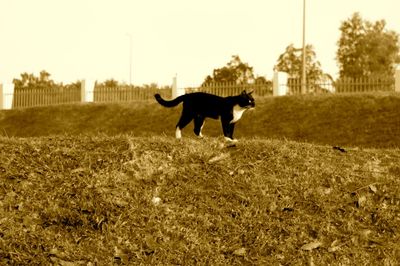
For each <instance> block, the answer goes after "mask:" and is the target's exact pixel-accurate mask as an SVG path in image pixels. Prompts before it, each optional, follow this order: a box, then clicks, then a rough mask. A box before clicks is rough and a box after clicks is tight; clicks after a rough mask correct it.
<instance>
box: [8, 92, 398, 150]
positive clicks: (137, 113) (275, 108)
mask: <svg viewBox="0 0 400 266" xmlns="http://www.w3.org/2000/svg"><path fill="white" fill-rule="evenodd" d="M180 108H181V107H176V108H172V109H167V108H164V107H161V106H159V105H158V104H157V103H155V101H149V102H139V103H130V104H83V105H82V104H76V105H62V106H50V107H37V108H27V109H19V110H11V111H2V112H0V134H1V135H4V136H10V137H11V136H17V137H32V136H51V135H58V134H68V135H78V134H97V133H104V134H107V135H110V136H114V135H118V134H123V133H127V134H132V135H135V136H149V135H168V136H174V134H175V125H176V123H177V120H178V118H179V115H180ZM192 129H193V125H189V126H188V127H187V128H185V130H184V132H183V134H184V136H192V135H193V132H192ZM204 133H205V134H206V135H209V136H220V135H221V134H222V133H221V126H220V124H219V122H218V121H215V120H211V119H208V120H206V126H205V128H204ZM235 136H236V137H237V138H251V137H260V138H274V139H289V140H295V141H302V142H312V143H317V144H329V145H332V146H333V145H339V146H353V147H354V146H358V147H377V148H390V147H400V95H399V94H342V95H319V96H285V97H271V98H264V99H257V100H256V108H255V109H254V110H252V111H250V112H247V113H245V115H244V116H243V118H242V119H241V120H240V121H239V123H238V125H237V127H236V132H235Z"/></svg>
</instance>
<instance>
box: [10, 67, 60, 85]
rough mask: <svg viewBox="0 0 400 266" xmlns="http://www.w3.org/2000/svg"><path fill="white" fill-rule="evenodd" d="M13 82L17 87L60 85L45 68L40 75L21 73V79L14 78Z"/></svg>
mask: <svg viewBox="0 0 400 266" xmlns="http://www.w3.org/2000/svg"><path fill="white" fill-rule="evenodd" d="M13 83H14V86H15V88H16V89H21V88H53V87H57V86H59V85H58V84H56V83H55V82H54V81H53V80H52V79H50V74H49V73H48V72H47V71H45V70H42V71H41V72H40V74H39V77H36V76H35V75H33V74H28V73H26V72H24V73H22V74H21V79H14V80H13Z"/></svg>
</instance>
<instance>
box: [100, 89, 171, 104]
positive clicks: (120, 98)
mask: <svg viewBox="0 0 400 266" xmlns="http://www.w3.org/2000/svg"><path fill="white" fill-rule="evenodd" d="M156 93H159V94H161V96H162V97H164V98H171V90H170V89H157V88H138V87H114V88H107V87H96V88H95V90H94V93H93V95H94V101H95V102H131V101H143V100H153V99H154V94H156Z"/></svg>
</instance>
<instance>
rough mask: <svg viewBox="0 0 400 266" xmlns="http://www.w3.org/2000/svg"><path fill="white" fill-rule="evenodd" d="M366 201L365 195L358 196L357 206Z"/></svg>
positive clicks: (362, 204)
mask: <svg viewBox="0 0 400 266" xmlns="http://www.w3.org/2000/svg"><path fill="white" fill-rule="evenodd" d="M366 201H367V197H365V196H364V195H362V196H360V197H359V198H358V207H362V206H364V204H365V202H366Z"/></svg>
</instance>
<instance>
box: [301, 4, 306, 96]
mask: <svg viewBox="0 0 400 266" xmlns="http://www.w3.org/2000/svg"><path fill="white" fill-rule="evenodd" d="M306 92H307V77H306V0H303V62H302V73H301V94H305V93H306Z"/></svg>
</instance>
